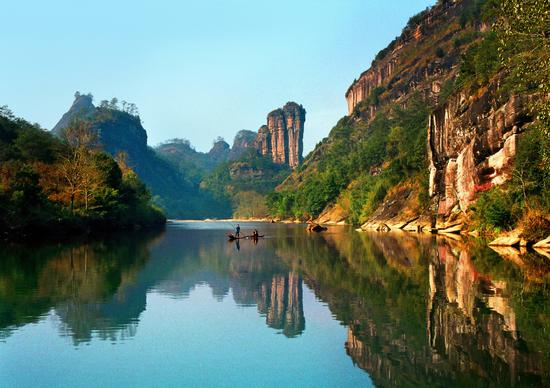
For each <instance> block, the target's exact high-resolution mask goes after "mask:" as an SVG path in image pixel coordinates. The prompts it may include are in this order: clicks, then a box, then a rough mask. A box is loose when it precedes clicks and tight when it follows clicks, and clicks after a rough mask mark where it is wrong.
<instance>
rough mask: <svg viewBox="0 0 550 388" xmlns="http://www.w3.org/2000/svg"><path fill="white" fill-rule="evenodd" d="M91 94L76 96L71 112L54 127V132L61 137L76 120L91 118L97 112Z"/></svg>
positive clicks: (76, 94) (77, 93) (78, 94)
mask: <svg viewBox="0 0 550 388" xmlns="http://www.w3.org/2000/svg"><path fill="white" fill-rule="evenodd" d="M92 100H93V97H92V95H91V94H80V93H79V92H76V93H75V94H74V101H73V104H72V105H71V107H70V108H69V110H68V111H67V112H66V113H65V114H64V115H63V116H62V117H61V119H60V120H59V122H58V123H57V124H56V125H55V127H53V129H52V132H53V133H54V134H55V135H57V136H60V135H61V133H62V131H63V129H65V128H66V127H68V126H69V124H71V122H72V121H73V120H74V119H78V118H86V117H90V116H91V115H92V114H93V113H94V112H95V109H96V108H95V106H94V104H93V102H92Z"/></svg>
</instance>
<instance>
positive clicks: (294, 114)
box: [256, 102, 306, 168]
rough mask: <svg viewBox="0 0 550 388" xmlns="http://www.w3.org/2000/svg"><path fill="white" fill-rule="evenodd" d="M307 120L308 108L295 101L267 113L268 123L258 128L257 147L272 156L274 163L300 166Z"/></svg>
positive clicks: (263, 153) (261, 151)
mask: <svg viewBox="0 0 550 388" xmlns="http://www.w3.org/2000/svg"><path fill="white" fill-rule="evenodd" d="M305 121H306V110H305V109H304V108H303V107H302V105H298V104H297V103H295V102H288V103H287V104H285V106H284V107H283V108H279V109H275V110H274V111H272V112H270V113H269V114H268V115H267V125H262V126H261V127H260V129H259V130H258V135H257V138H256V148H257V149H258V151H259V152H260V153H261V154H262V155H264V156H265V155H268V156H271V159H272V160H273V162H274V163H277V164H287V165H289V166H290V167H292V168H294V167H296V166H298V165H299V164H300V163H301V162H302V152H303V148H304V146H303V138H304V123H305Z"/></svg>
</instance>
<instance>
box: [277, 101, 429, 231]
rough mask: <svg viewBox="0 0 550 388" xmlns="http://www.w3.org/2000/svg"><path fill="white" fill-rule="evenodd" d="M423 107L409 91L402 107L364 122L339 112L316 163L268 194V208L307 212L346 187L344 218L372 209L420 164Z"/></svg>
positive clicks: (355, 219)
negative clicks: (347, 212)
mask: <svg viewBox="0 0 550 388" xmlns="http://www.w3.org/2000/svg"><path fill="white" fill-rule="evenodd" d="M427 117H428V107H427V105H426V103H425V102H424V101H423V100H422V99H421V98H420V96H417V95H415V96H413V97H412V98H411V99H410V101H409V102H408V106H407V107H406V108H401V107H399V106H393V107H391V110H390V112H385V113H381V114H379V115H377V116H376V117H375V118H374V120H373V121H372V122H371V123H370V124H369V125H365V124H364V123H363V122H361V121H357V120H353V119H352V118H350V117H344V118H342V119H341V120H340V121H339V122H338V124H337V125H336V126H335V127H334V128H333V129H332V130H331V133H330V136H329V141H328V142H327V143H325V144H323V145H322V146H323V154H322V157H321V158H319V160H317V161H316V163H317V164H316V169H315V171H314V172H312V171H311V170H310V171H309V172H310V173H309V174H304V176H303V177H302V180H301V182H300V183H299V184H298V185H297V187H291V188H288V189H283V190H281V191H278V192H276V193H273V194H271V195H269V197H268V206H269V209H270V213H271V214H272V215H274V216H278V217H299V218H306V219H307V218H311V217H316V216H318V215H319V214H320V213H321V212H322V211H323V210H324V209H325V207H326V206H327V205H329V204H331V203H334V202H335V201H336V200H337V198H338V197H339V196H340V194H341V193H342V192H343V191H344V190H346V189H348V187H349V186H350V184H351V183H352V182H354V183H353V185H352V186H351V187H349V193H348V194H349V199H350V206H351V209H350V216H349V218H350V219H349V221H351V222H354V223H357V222H361V221H362V220H364V218H365V217H366V216H367V215H369V214H370V213H372V211H373V210H374V209H375V207H376V205H377V204H379V203H380V201H381V200H382V199H383V198H384V196H385V194H386V191H387V190H388V189H389V188H390V187H391V186H392V185H394V184H396V183H398V182H400V181H402V180H405V179H406V178H407V177H409V176H411V175H413V174H415V173H417V172H418V171H420V170H422V169H425V168H426V147H425V144H426V130H425V128H426V119H427Z"/></svg>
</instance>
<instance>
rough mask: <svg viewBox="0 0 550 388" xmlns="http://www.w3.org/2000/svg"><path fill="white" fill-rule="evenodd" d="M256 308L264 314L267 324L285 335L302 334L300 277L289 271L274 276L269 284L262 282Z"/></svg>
mask: <svg viewBox="0 0 550 388" xmlns="http://www.w3.org/2000/svg"><path fill="white" fill-rule="evenodd" d="M258 310H259V311H260V312H261V313H262V314H265V316H266V322H267V324H268V326H270V327H272V328H274V329H279V330H282V331H283V334H284V335H286V336H287V337H295V336H297V335H300V334H302V332H303V331H304V329H305V318H304V309H303V300H302V279H301V278H300V277H299V276H298V275H296V274H294V273H289V274H288V275H286V276H274V277H273V279H272V281H271V284H269V283H264V284H262V288H261V291H260V300H259V301H258Z"/></svg>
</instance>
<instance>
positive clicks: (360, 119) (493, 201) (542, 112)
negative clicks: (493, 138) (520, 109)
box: [269, 0, 550, 237]
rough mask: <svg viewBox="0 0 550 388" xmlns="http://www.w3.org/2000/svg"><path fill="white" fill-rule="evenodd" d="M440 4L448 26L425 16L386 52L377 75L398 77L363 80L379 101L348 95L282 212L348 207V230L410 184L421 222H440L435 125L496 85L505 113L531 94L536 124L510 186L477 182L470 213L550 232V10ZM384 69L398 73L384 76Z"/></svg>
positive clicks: (283, 191) (480, 219) (527, 133)
mask: <svg viewBox="0 0 550 388" xmlns="http://www.w3.org/2000/svg"><path fill="white" fill-rule="evenodd" d="M435 7H439V8H440V11H437V12H439V14H441V15H447V16H445V17H447V18H448V20H447V23H441V24H440V25H438V24H437V23H434V21H433V20H432V19H433V18H432V16H433V15H431V14H430V13H431V11H430V10H426V11H424V12H423V13H421V14H419V15H417V16H415V17H413V18H411V20H410V21H409V23H408V25H407V27H405V29H404V30H403V35H402V36H401V37H399V38H396V40H394V41H393V42H392V43H391V44H390V45H389V46H388V47H387V48H386V49H384V50H382V51H381V52H380V53H379V54H378V55H377V57H376V59H375V60H374V61H373V70H372V72H374V73H372V74H379V73H380V74H387V73H388V72H389V73H391V74H390V76H387V77H386V78H384V75H382V76H381V77H382V84H379V85H378V86H376V84H368V83H369V82H371V81H372V79H375V80H377V79H379V78H377V77H374V78H372V79H371V78H369V77H370V76H371V75H372V74H371V73H370V72H365V73H363V74H362V77H363V76H364V77H366V78H365V79H362V80H360V81H357V80H356V81H355V82H354V85H353V86H352V87H356V88H364V90H367V91H369V90H370V93H369V94H368V95H364V97H363V99H362V100H361V101H360V102H358V103H356V97H357V96H361V94H360V91H361V90H359V89H358V90H359V91H357V90H355V89H353V90H352V88H350V89H349V90H348V94H349V93H355V95H354V96H350V98H351V97H353V100H349V99H348V104H350V103H353V105H351V106H352V107H353V111H351V113H350V115H349V116H346V117H344V118H342V119H341V120H340V121H339V122H338V124H337V125H336V126H335V127H334V128H333V130H332V131H331V133H330V134H329V136H328V138H326V139H324V140H323V141H322V142H321V143H319V144H318V145H317V147H316V148H315V150H314V151H313V152H312V153H311V154H310V155H308V156H307V157H306V159H305V161H304V164H303V166H302V167H301V168H299V169H298V170H297V171H296V172H295V173H294V174H293V175H292V176H291V177H290V178H289V179H287V180H286V181H285V182H284V183H283V184H282V185H281V186H279V187H278V188H277V190H276V191H275V192H274V193H272V194H271V195H270V197H269V208H270V212H271V213H272V214H273V215H274V216H280V217H296V218H302V219H308V218H314V217H318V216H319V215H320V214H321V213H322V212H323V211H327V210H329V209H330V208H331V207H333V206H334V205H335V204H338V205H339V206H340V207H341V208H343V209H344V214H345V217H346V220H347V221H348V222H351V223H355V224H359V223H363V222H365V221H366V220H368V219H369V217H370V216H371V215H372V214H373V213H374V212H375V211H376V210H377V208H378V207H379V205H380V204H381V203H382V202H384V199H385V198H386V200H389V199H388V198H390V199H391V198H393V197H391V195H392V194H393V193H394V192H395V191H396V190H397V189H396V187H402V186H403V185H408V186H410V187H413V188H414V190H412V193H413V194H414V195H415V196H416V197H417V198H416V200H415V201H413V202H414V207H415V213H416V214H429V213H432V214H434V215H435V213H436V210H435V209H436V208H437V206H435V209H434V206H433V205H434V204H433V201H435V200H431V201H430V199H429V196H428V164H427V159H428V153H427V147H426V128H427V126H428V117H429V115H430V113H431V112H432V111H433V110H435V109H438V108H439V107H441V106H443V105H444V104H445V103H446V101H447V99H448V98H449V97H450V96H456V95H467V96H468V95H469V96H473V98H476V96H482V95H483V93H484V91H486V90H487V88H489V87H493V88H494V86H491V85H494V84H497V85H498V86H497V88H496V90H498V93H497V95H496V99H495V100H494V101H493V100H489V101H484V103H487V104H490V105H491V107H492V108H491V109H492V110H497V109H498V108H499V107H501V106H502V104H503V102H506V101H508V100H509V99H510V98H511V96H515V95H525V96H529V100H528V101H530V106H529V113H528V116H529V117H530V118H529V120H531V121H533V122H532V123H530V124H528V125H527V126H526V127H525V128H523V129H521V130H522V131H524V133H522V134H521V136H519V139H520V140H519V144H518V147H517V153H516V155H515V158H516V159H515V160H516V161H515V167H514V168H513V172H512V174H511V175H512V177H511V179H510V180H509V181H508V182H507V183H506V184H504V185H501V186H498V187H492V186H491V185H485V186H487V187H485V186H484V185H480V186H479V187H477V186H476V192H477V193H478V194H477V198H479V201H477V204H475V205H474V206H473V208H472V209H471V210H474V211H473V212H469V213H470V214H472V215H473V218H474V220H475V222H476V227H478V228H481V229H484V228H498V229H500V230H502V229H508V228H513V227H515V226H517V225H523V226H526V225H533V224H536V225H539V226H540V227H539V228H538V230H539V232H538V235H539V237H540V236H541V235H544V234H545V233H546V235H547V234H548V233H549V232H550V230H548V228H547V227H545V225H548V214H549V212H550V207H549V205H550V201H549V198H548V193H549V192H550V190H549V188H550V187H549V176H550V175H549V172H548V170H549V167H548V166H549V165H550V163H548V155H549V150H550V142H549V139H550V136H549V130H548V128H549V119H548V117H550V116H549V114H548V112H550V109H549V108H548V95H549V93H550V86H549V85H550V82H549V74H550V69H549V68H548V52H549V51H550V47H549V42H548V26H549V17H548V4H547V2H544V1H540V0H530V1H527V2H523V1H516V0H490V1H489V0H487V1H486V0H479V1H464V2H460V3H453V4H450V3H449V4H447V2H445V1H441V2H439V3H438V5H436V6H435ZM453 7H455V8H453ZM445 9H451V11H448V12H447V14H445V13H444V12H443V11H442V10H445ZM434 12H436V11H434ZM437 12H436V13H433V12H432V13H433V14H437ZM428 16H429V19H430V20H429V21H426V20H427V19H426V18H428ZM424 19H426V20H424ZM426 24H427V26H426ZM430 26H431V27H430ZM490 26H492V27H490ZM424 30H426V31H429V33H428V35H422V34H423V31H424ZM411 36H412V37H411ZM409 42H412V43H409ZM397 46H399V47H397ZM396 50H397V51H396ZM396 53H397V54H396ZM396 55H398V57H396ZM388 58H389V59H388ZM396 58H397V59H396ZM386 62H388V63H390V64H391V66H390V67H388V68H386V67H383V68H380V69H379V68H378V67H380V66H383V65H384V64H385V63H386ZM380 64H382V65H380ZM454 64H456V65H454ZM388 66H389V65H388ZM434 69H436V70H434ZM376 72H379V73H376ZM432 74H433V75H432ZM404 80H406V81H407V82H406V83H403V81H404ZM358 82H363V84H359V83H358ZM365 82H366V83H367V86H365ZM372 82H375V81H372ZM376 82H379V81H376ZM348 94H347V95H346V97H348ZM479 98H482V97H479ZM350 101H351V102H350ZM459 113H460V112H459ZM480 119H481V117H480ZM514 133H515V132H514ZM481 152H484V153H487V156H489V155H491V153H492V152H495V151H490V150H488V149H487V150H482V151H481ZM455 157H456V156H455ZM482 186H483V187H482ZM431 202H432V203H431ZM409 204H410V201H409ZM430 204H431V206H430ZM541 230H542V232H541Z"/></svg>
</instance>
